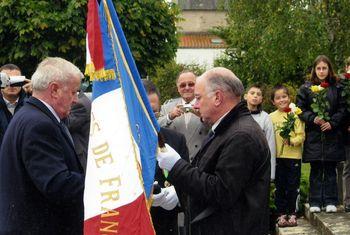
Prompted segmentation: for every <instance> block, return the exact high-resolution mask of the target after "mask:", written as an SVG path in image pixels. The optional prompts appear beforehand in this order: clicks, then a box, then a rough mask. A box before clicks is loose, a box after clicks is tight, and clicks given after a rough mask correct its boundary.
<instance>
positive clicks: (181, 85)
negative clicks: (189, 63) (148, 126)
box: [158, 70, 208, 161]
mask: <svg viewBox="0 0 350 235" xmlns="http://www.w3.org/2000/svg"><path fill="white" fill-rule="evenodd" d="M195 84H196V75H195V74H194V73H193V72H191V71H188V70H185V71H182V72H181V73H180V74H179V76H178V78H177V79H176V87H177V91H178V92H179V94H180V97H179V98H176V99H171V100H168V101H166V102H165V103H164V104H163V105H162V107H161V111H160V117H159V118H158V121H159V124H160V126H162V127H166V128H170V129H173V130H175V131H178V132H180V133H182V134H183V135H185V138H186V143H187V147H188V150H189V154H190V161H192V159H193V157H194V156H195V155H196V154H197V152H198V151H199V149H200V147H201V145H202V142H203V140H204V139H205V137H206V135H207V133H208V127H206V126H205V125H204V124H203V122H202V121H201V119H200V115H199V112H198V110H196V109H194V108H193V105H194V103H195V98H194V86H195Z"/></svg>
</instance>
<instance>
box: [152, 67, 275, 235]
mask: <svg viewBox="0 0 350 235" xmlns="http://www.w3.org/2000/svg"><path fill="white" fill-rule="evenodd" d="M243 92H244V89H243V85H242V82H241V81H240V80H239V79H238V78H237V77H236V76H235V75H234V74H233V73H232V72H231V71H230V70H228V69H225V68H214V69H211V70H209V71H207V72H206V73H204V74H203V75H202V76H201V77H199V78H198V79H197V83H196V86H195V96H196V99H197V100H196V103H195V105H194V107H195V108H198V109H199V111H200V115H201V118H202V120H203V121H204V122H205V123H207V124H210V125H211V126H212V127H211V131H210V133H209V135H208V138H207V139H206V141H205V142H204V143H203V145H202V148H201V149H200V150H199V152H198V154H197V155H196V156H195V158H194V160H193V162H192V165H190V164H189V163H187V162H186V161H184V160H182V159H181V158H180V156H179V155H178V154H177V153H176V152H175V150H173V149H172V148H171V147H170V146H167V149H168V152H164V153H163V152H161V153H159V154H158V162H159V166H160V167H161V168H162V169H167V170H169V177H168V178H169V181H170V182H171V183H172V184H174V185H175V187H178V188H180V189H181V190H183V191H184V192H185V193H188V194H189V195H190V198H191V206H190V210H191V219H192V221H191V232H192V233H191V234H192V235H197V234H201V235H205V234H208V235H209V234H215V235H219V234H247V235H248V234H262V235H263V234H267V233H268V225H269V224H268V216H269V214H268V206H269V205H268V200H269V183H270V152H269V147H268V144H267V141H266V138H265V137H264V134H263V132H262V130H261V128H260V127H259V125H258V124H257V123H256V122H255V121H254V119H253V118H252V117H251V115H250V112H249V110H248V109H247V107H246V105H245V103H243V102H241V96H242V94H243Z"/></svg>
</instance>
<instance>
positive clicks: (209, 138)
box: [201, 130, 215, 149]
mask: <svg viewBox="0 0 350 235" xmlns="http://www.w3.org/2000/svg"><path fill="white" fill-rule="evenodd" d="M214 137H215V132H214V131H212V130H210V131H209V132H208V135H207V136H206V138H205V139H204V140H203V142H202V146H201V149H203V147H204V146H205V145H207V144H208V143H209V142H210V141H211V140H212V139H214Z"/></svg>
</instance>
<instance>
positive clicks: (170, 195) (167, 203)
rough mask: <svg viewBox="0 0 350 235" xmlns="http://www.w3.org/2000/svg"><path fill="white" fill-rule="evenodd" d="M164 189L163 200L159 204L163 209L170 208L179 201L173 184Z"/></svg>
mask: <svg viewBox="0 0 350 235" xmlns="http://www.w3.org/2000/svg"><path fill="white" fill-rule="evenodd" d="M164 191H165V200H164V201H163V203H162V204H161V205H160V206H161V207H162V208H163V209H165V210H168V211H169V210H172V209H174V208H175V207H176V205H177V204H178V203H179V199H178V197H177V194H176V191H175V188H174V186H170V187H168V188H164Z"/></svg>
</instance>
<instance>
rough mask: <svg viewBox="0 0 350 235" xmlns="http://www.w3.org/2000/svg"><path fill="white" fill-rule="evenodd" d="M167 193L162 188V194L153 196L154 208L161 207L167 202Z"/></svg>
mask: <svg viewBox="0 0 350 235" xmlns="http://www.w3.org/2000/svg"><path fill="white" fill-rule="evenodd" d="M166 194H167V192H166V191H165V190H164V188H162V189H161V190H160V193H158V194H153V196H152V198H153V203H152V206H154V207H156V206H161V205H162V204H163V203H164V201H165V200H166V198H165V196H166Z"/></svg>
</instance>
